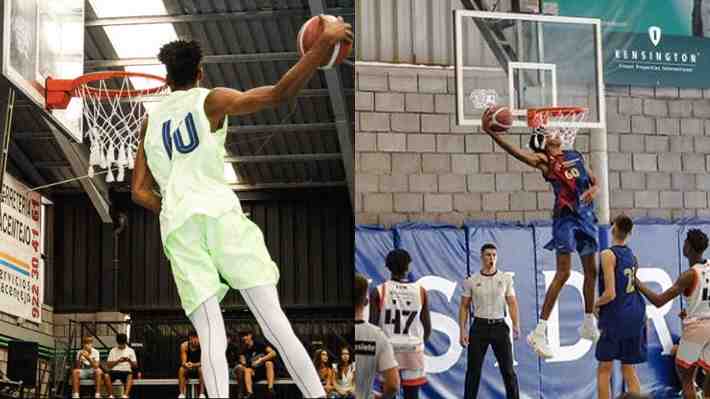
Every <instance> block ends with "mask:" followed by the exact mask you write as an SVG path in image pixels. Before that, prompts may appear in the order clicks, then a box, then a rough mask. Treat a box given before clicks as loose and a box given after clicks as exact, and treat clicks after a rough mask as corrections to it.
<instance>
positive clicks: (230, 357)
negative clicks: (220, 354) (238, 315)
mask: <svg viewBox="0 0 710 399" xmlns="http://www.w3.org/2000/svg"><path fill="white" fill-rule="evenodd" d="M226 355H227V366H228V367H229V377H230V378H231V379H234V380H236V382H237V386H236V389H237V395H235V396H237V397H238V396H239V384H240V381H239V376H238V375H237V366H238V365H239V363H240V362H239V358H240V357H241V351H240V349H239V337H238V336H236V335H234V334H228V335H227V351H226ZM232 389H233V387H232V385H231V384H230V386H229V390H230V395H232Z"/></svg>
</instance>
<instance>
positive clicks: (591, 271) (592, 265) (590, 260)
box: [579, 253, 597, 314]
mask: <svg viewBox="0 0 710 399" xmlns="http://www.w3.org/2000/svg"><path fill="white" fill-rule="evenodd" d="M595 255H596V254H595V253H591V254H587V255H581V254H580V257H579V258H580V260H581V261H582V269H583V270H584V285H583V289H582V292H583V294H584V313H585V314H592V313H593V312H594V286H595V285H596V282H597V265H596V260H597V257H596V256H595Z"/></svg>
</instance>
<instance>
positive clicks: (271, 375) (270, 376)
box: [264, 360, 276, 390]
mask: <svg viewBox="0 0 710 399" xmlns="http://www.w3.org/2000/svg"><path fill="white" fill-rule="evenodd" d="M264 368H265V369H266V386H267V387H268V388H269V390H272V389H274V380H276V373H275V372H274V362H272V361H271V360H269V361H266V362H264Z"/></svg>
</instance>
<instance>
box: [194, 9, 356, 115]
mask: <svg viewBox="0 0 710 399" xmlns="http://www.w3.org/2000/svg"><path fill="white" fill-rule="evenodd" d="M321 23H323V24H324V25H325V28H324V31H323V34H322V35H321V36H320V38H319V40H318V41H317V42H316V44H315V45H314V46H313V47H312V48H311V49H310V50H309V51H308V52H307V53H306V54H305V55H304V56H303V57H301V59H300V60H299V61H298V63H296V65H294V66H293V67H292V68H291V69H290V70H289V71H288V72H286V74H285V75H284V76H283V77H282V78H281V79H280V80H279V81H278V82H277V83H276V84H275V85H273V86H262V87H257V88H254V89H251V90H247V91H245V92H241V91H239V90H234V89H229V88H226V87H218V88H214V89H212V91H210V94H209V95H208V96H207V99H206V100H205V113H206V114H207V117H208V118H209V119H210V121H211V122H214V123H213V126H216V125H219V124H220V123H219V122H220V121H221V120H222V119H223V118H224V117H225V115H245V114H253V113H255V112H258V111H261V110H263V109H265V108H271V107H275V106H277V105H279V104H280V103H282V102H284V101H287V100H289V99H290V98H293V97H295V96H296V94H298V92H299V91H300V90H301V88H303V86H304V85H305V84H306V82H308V81H309V80H310V79H311V77H312V76H313V74H314V73H315V71H316V70H317V69H318V67H320V66H321V65H323V64H324V63H325V62H327V60H328V59H329V57H330V56H331V49H332V47H333V45H335V44H336V43H337V42H340V41H347V42H351V43H352V41H353V33H352V27H351V25H350V24H348V23H345V22H343V20H342V18H340V19H338V20H337V21H330V20H328V19H325V18H324V17H322V16H321Z"/></svg>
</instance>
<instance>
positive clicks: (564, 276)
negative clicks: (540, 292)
mask: <svg viewBox="0 0 710 399" xmlns="http://www.w3.org/2000/svg"><path fill="white" fill-rule="evenodd" d="M571 270H572V256H571V254H570V252H567V251H562V250H559V249H558V251H557V271H555V277H554V278H553V279H552V283H551V284H550V287H549V288H548V289H547V292H546V293H545V301H544V302H543V304H542V312H541V313H540V320H539V321H538V324H537V327H535V330H533V331H532V332H531V333H530V334H528V337H527V341H528V344H529V345H530V346H531V347H532V348H533V350H534V351H535V353H537V354H538V355H539V356H541V357H543V358H546V359H548V358H551V357H552V356H553V353H552V349H551V348H550V345H549V344H548V342H547V319H548V318H549V317H550V313H552V309H553V308H554V307H555V303H556V302H557V298H558V297H559V296H560V291H562V287H564V285H565V283H566V282H567V280H568V279H569V276H570V274H571V273H572V271H571Z"/></svg>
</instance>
